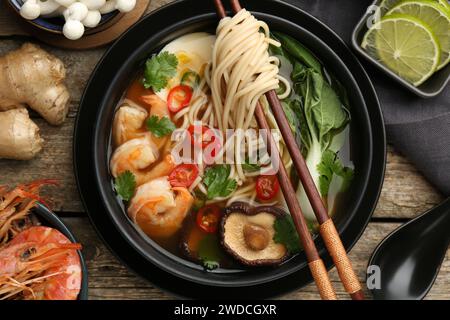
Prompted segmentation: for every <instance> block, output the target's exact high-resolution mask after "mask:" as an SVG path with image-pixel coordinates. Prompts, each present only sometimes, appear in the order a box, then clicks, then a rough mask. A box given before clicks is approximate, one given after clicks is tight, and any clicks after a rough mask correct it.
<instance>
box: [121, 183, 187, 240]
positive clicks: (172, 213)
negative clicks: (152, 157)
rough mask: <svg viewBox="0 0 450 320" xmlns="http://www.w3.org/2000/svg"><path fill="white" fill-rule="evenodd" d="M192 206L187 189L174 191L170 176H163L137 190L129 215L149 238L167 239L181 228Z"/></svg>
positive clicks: (175, 189)
mask: <svg viewBox="0 0 450 320" xmlns="http://www.w3.org/2000/svg"><path fill="white" fill-rule="evenodd" d="M193 203H194V198H193V197H192V195H191V193H190V192H189V191H188V190H187V189H186V188H173V189H172V187H171V185H170V183H169V180H168V177H162V178H158V179H155V180H152V181H150V182H148V183H146V184H144V185H142V186H140V187H139V188H138V189H137V190H136V194H135V196H134V197H133V199H131V202H130V206H129V208H128V215H129V216H130V218H131V219H133V221H135V222H136V223H137V224H138V225H139V227H140V228H141V229H142V230H143V231H144V232H145V233H146V234H147V235H149V236H150V237H156V238H168V237H170V236H172V235H173V234H174V233H176V232H177V231H178V230H179V229H180V228H181V226H182V224H183V221H184V219H185V218H186V215H187V214H188V212H189V210H190V209H191V207H192V204H193Z"/></svg>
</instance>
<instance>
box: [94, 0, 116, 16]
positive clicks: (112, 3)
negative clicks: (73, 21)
mask: <svg viewBox="0 0 450 320" xmlns="http://www.w3.org/2000/svg"><path fill="white" fill-rule="evenodd" d="M98 10H99V11H100V13H101V14H106V13H110V12H112V11H114V10H116V0H107V1H106V3H105V4H104V5H103V6H102V7H101V8H100V9H98Z"/></svg>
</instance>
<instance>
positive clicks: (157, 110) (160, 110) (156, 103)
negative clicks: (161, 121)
mask: <svg viewBox="0 0 450 320" xmlns="http://www.w3.org/2000/svg"><path fill="white" fill-rule="evenodd" d="M141 100H142V101H143V102H144V103H145V104H147V105H148V106H149V116H150V117H152V116H157V117H158V118H164V117H167V118H169V119H170V112H169V107H168V106H167V103H166V102H165V101H163V100H161V99H160V98H159V97H158V96H157V95H156V94H151V95H147V96H142V97H141ZM168 140H169V138H168V137H163V138H157V137H155V136H153V141H154V142H155V144H156V145H157V147H158V149H159V150H160V151H161V149H162V148H163V147H164V145H165V144H166V142H167V141H168Z"/></svg>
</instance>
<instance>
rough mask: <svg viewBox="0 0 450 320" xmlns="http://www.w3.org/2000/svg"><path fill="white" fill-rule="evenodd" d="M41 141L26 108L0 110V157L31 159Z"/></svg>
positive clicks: (40, 145) (37, 129)
mask: <svg viewBox="0 0 450 320" xmlns="http://www.w3.org/2000/svg"><path fill="white" fill-rule="evenodd" d="M43 142H44V141H43V140H42V139H41V137H40V136H39V128H38V126H37V125H36V124H35V123H34V122H33V121H31V119H30V117H29V115H28V111H27V109H25V108H18V109H13V110H9V111H4V112H0V159H1V158H7V159H16V160H29V159H32V158H34V157H35V156H36V154H37V153H39V152H40V151H41V149H42V144H43Z"/></svg>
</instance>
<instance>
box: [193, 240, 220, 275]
mask: <svg viewBox="0 0 450 320" xmlns="http://www.w3.org/2000/svg"><path fill="white" fill-rule="evenodd" d="M198 257H199V259H200V260H201V261H202V263H203V266H204V267H205V268H206V269H207V270H214V269H217V268H218V267H219V266H220V261H222V260H223V259H224V256H223V253H222V250H221V248H220V246H219V238H218V237H217V235H215V234H207V235H206V236H205V237H204V238H203V239H202V240H200V243H199V246H198Z"/></svg>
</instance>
